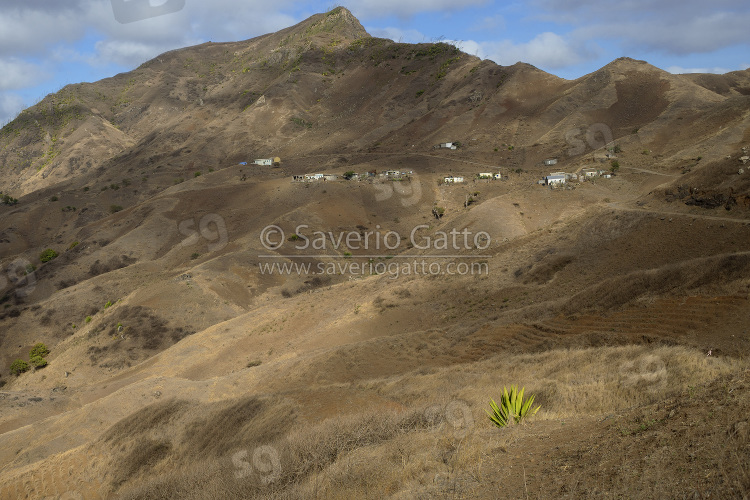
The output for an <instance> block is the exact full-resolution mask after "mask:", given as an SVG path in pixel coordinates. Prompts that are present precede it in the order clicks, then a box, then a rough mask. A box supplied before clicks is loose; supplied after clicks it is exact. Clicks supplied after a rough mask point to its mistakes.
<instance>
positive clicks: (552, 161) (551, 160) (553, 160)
mask: <svg viewBox="0 0 750 500" xmlns="http://www.w3.org/2000/svg"><path fill="white" fill-rule="evenodd" d="M544 164H545V165H557V158H548V159H546V160H544Z"/></svg>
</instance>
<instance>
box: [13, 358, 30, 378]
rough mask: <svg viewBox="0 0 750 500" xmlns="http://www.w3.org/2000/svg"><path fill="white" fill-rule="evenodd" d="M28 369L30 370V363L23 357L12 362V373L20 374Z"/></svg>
mask: <svg viewBox="0 0 750 500" xmlns="http://www.w3.org/2000/svg"><path fill="white" fill-rule="evenodd" d="M27 371H29V364H28V363H27V362H26V361H24V360H22V359H17V360H15V361H14V362H13V363H11V364H10V373H11V374H12V375H16V376H18V375H20V374H22V373H24V372H27Z"/></svg>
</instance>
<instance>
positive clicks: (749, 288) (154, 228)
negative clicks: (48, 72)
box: [0, 8, 750, 499]
mask: <svg viewBox="0 0 750 500" xmlns="http://www.w3.org/2000/svg"><path fill="white" fill-rule="evenodd" d="M449 141H453V142H458V143H459V144H460V147H458V149H456V150H450V149H436V148H435V147H434V146H436V145H437V144H439V143H444V142H449ZM749 146H750V70H747V71H744V72H735V73H730V74H727V75H672V74H669V73H667V72H664V71H662V70H659V69H658V68H655V67H653V66H651V65H649V64H647V63H645V62H643V61H636V60H632V59H627V58H622V59H618V60H616V61H613V62H612V63H610V64H608V65H607V66H605V67H603V68H602V69H600V70H598V71H596V72H594V73H592V74H589V75H586V76H584V77H581V78H579V79H577V80H574V81H567V80H563V79H560V78H557V77H555V76H553V75H549V74H547V73H545V72H543V71H540V70H538V69H536V68H534V67H532V66H529V65H527V64H522V63H519V64H516V65H514V66H510V67H502V66H498V65H496V64H494V63H492V62H491V61H481V60H479V59H477V58H476V57H472V56H470V55H467V54H465V53H462V52H460V51H459V50H458V49H456V48H455V47H453V46H452V45H448V44H444V43H435V44H417V45H411V44H400V43H394V42H392V41H389V40H384V39H378V38H373V37H370V36H369V35H368V34H367V33H366V32H365V30H364V29H363V28H362V26H361V25H360V23H359V22H358V21H357V20H356V19H355V18H354V17H353V16H352V15H351V13H350V12H349V11H348V10H346V9H344V8H336V9H334V10H332V11H331V12H328V13H325V14H319V15H316V16H313V17H311V18H310V19H308V20H306V21H303V22H302V23H300V24H298V25H296V26H292V27H290V28H287V29H285V30H282V31H280V32H278V33H273V34H268V35H264V36H261V37H257V38H254V39H251V40H247V41H243V42H234V43H221V44H217V43H208V44H204V45H200V46H197V47H190V48H186V49H181V50H176V51H172V52H169V53H166V54H162V55H161V56H159V57H157V58H155V59H153V60H151V61H149V62H147V63H145V64H143V65H142V66H141V67H139V68H137V69H135V70H133V71H131V72H129V73H126V74H121V75H117V76H115V77H113V78H109V79H106V80H102V81H100V82H95V83H91V84H77V85H70V86H68V87H66V88H64V89H63V90H61V91H60V92H58V93H57V94H55V95H50V96H48V97H47V98H45V99H44V100H43V101H42V102H40V103H39V104H37V105H36V106H34V107H32V108H29V109H28V110H26V111H24V112H23V113H22V114H21V115H20V116H19V117H18V118H17V119H16V120H14V121H13V122H11V123H10V124H8V125H7V126H6V127H4V128H3V129H2V130H0V168H1V169H2V175H0V191H2V193H3V194H5V195H8V196H10V197H12V198H17V199H18V200H17V203H14V202H13V200H7V201H8V204H0V370H1V372H0V387H2V389H0V391H1V392H0V404H1V405H2V406H0V450H1V451H0V498H2V499H4V498H43V497H46V496H51V497H59V496H64V495H68V496H70V495H73V496H74V497H76V498H77V497H78V496H81V497H83V498H99V497H102V498H107V497H113V496H115V495H120V497H121V498H165V497H167V498H169V497H180V498H207V497H212V498H254V497H261V498H262V497H266V498H311V497H320V498H352V497H353V496H354V497H361V498H365V497H367V496H368V495H369V496H371V497H377V498H382V497H394V498H434V497H442V496H445V497H448V496H451V497H463V498H472V497H477V496H481V497H486V496H493V495H495V496H498V497H500V498H505V497H518V496H526V497H529V496H531V497H533V496H538V497H539V498H549V497H551V496H561V497H562V496H565V495H567V496H569V497H571V498H577V497H580V496H604V494H605V493H604V492H605V491H612V492H614V493H616V494H619V495H620V496H623V497H629V498H653V497H674V498H683V497H685V496H686V495H689V496H690V497H691V498H694V497H696V496H695V495H699V496H698V498H700V497H701V495H704V496H706V497H707V495H709V494H711V495H713V496H711V498H715V497H717V496H718V497H719V498H723V497H724V496H726V497H727V498H729V497H736V496H737V495H740V496H741V495H743V494H744V495H747V494H748V492H749V491H750V483H749V482H748V480H747V478H748V469H747V463H749V462H750V457H747V426H748V425H749V424H748V420H747V413H746V412H747V408H746V407H747V404H746V401H747V398H746V396H747V368H748V367H747V361H746V360H747V356H748V353H750V337H749V336H748V327H750V325H749V324H748V323H750V315H748V314H747V313H748V310H749V304H750V303H749V302H748V301H749V300H750V181H749V180H748V179H750V172H748V171H747V170H746V169H747V168H748V167H750V165H748V166H747V167H746V166H745V165H744V163H743V162H742V160H741V157H743V156H746V155H747V154H748V153H747V151H748V147H749ZM276 156H278V157H280V158H281V164H280V165H279V166H256V165H252V164H250V165H241V164H240V163H241V162H242V163H244V162H252V160H253V159H256V158H273V157H276ZM548 158H556V159H557V160H558V162H557V164H556V165H554V166H552V165H550V166H546V165H544V164H543V160H545V159H548ZM590 168H594V169H595V170H601V171H602V172H611V173H613V174H614V175H613V176H611V177H607V178H605V177H604V176H598V175H597V176H595V177H594V178H593V179H588V180H586V181H585V182H584V181H583V180H582V178H583V177H584V175H585V174H584V173H583V172H584V171H585V170H584V169H590ZM393 170H399V171H400V172H402V173H403V174H399V175H397V176H395V177H396V179H393V178H387V177H383V176H380V175H379V174H381V173H383V172H385V171H393ZM552 170H554V171H563V172H567V173H568V174H572V173H576V178H575V179H574V178H572V177H571V176H569V179H568V182H567V184H566V185H565V186H566V187H565V188H560V189H551V188H550V187H548V186H543V185H540V184H538V182H537V181H538V180H539V179H541V178H542V176H545V175H548V174H550V173H551V171H552ZM372 171H375V172H377V173H378V174H376V175H374V176H368V175H367V173H368V172H372ZM347 172H349V173H351V172H355V173H358V174H362V175H361V176H360V177H357V178H353V179H351V180H345V177H344V174H345V173H347ZM406 172H408V173H406ZM311 173H328V174H336V175H337V176H338V177H337V178H336V179H335V180H329V181H310V182H292V179H293V176H302V175H304V174H311ZM479 173H492V174H499V175H500V179H497V180H495V179H492V180H489V179H481V178H479V177H478V174H479ZM448 176H463V177H464V178H465V180H466V181H467V182H464V183H455V184H453V183H450V182H448V183H446V182H445V178H446V177H448ZM347 177H348V176H347ZM269 226H278V227H279V228H281V229H282V230H283V231H284V232H285V234H284V236H283V238H280V240H279V241H280V243H281V244H282V247H281V248H266V247H265V246H264V245H263V241H262V239H261V236H262V235H263V234H264V230H265V229H266V228H268V227H269ZM415 228H416V229H415ZM314 231H320V232H322V233H327V234H328V236H326V238H328V239H327V240H326V244H325V246H324V248H323V247H321V248H316V249H310V248H307V249H305V248H300V247H301V244H302V242H304V241H307V240H305V238H309V239H312V236H313V232H314ZM389 231H392V232H393V233H392V235H398V236H399V237H400V241H399V244H398V245H395V246H393V247H390V248H386V247H385V246H380V247H378V248H366V249H363V248H356V247H355V245H353V244H351V241H348V240H346V239H339V240H338V241H339V243H340V242H342V241H343V242H344V243H340V244H336V239H337V237H338V238H340V235H342V234H344V235H350V236H352V235H353V236H354V239H356V236H357V235H359V236H363V235H366V234H371V235H372V234H374V235H376V236H377V235H380V236H382V235H384V234H386V233H388V232H389ZM451 231H454V232H456V233H460V232H462V231H468V232H470V233H471V234H472V235H476V234H478V233H482V237H481V238H479V239H472V240H471V243H470V244H468V245H463V246H460V247H459V248H455V249H444V248H443V249H438V248H435V247H432V248H424V247H423V244H424V242H425V241H427V240H426V238H428V237H429V238H431V239H432V240H431V241H435V240H436V239H438V238H439V237H440V235H441V234H448V233H451ZM297 233H300V234H297ZM413 235H417V236H416V237H417V241H413V240H412V238H413V237H414V236H413ZM46 249H52V250H54V251H55V252H56V253H57V254H58V255H57V257H56V258H53V259H51V260H49V261H47V262H42V260H41V258H40V257H41V255H42V252H43V251H45V250H46ZM313 250H315V251H313ZM441 255H443V256H444V255H449V257H441ZM45 260H46V259H45ZM270 263H275V264H283V265H287V266H289V265H292V266H294V265H302V266H304V265H310V266H313V267H312V268H311V269H312V271H302V272H297V271H295V270H294V268H293V267H292V268H289V269H291V271H290V272H288V273H285V272H281V271H279V269H278V268H277V269H276V272H266V271H264V269H267V267H266V268H264V267H263V266H265V265H267V264H270ZM411 263H415V265H416V264H419V263H424V264H425V266H426V268H428V269H431V267H430V266H435V267H436V268H437V269H438V270H439V272H432V273H430V272H414V271H413V270H412V268H411V267H410V264H411ZM350 264H357V265H359V266H361V271H358V272H351V269H346V270H344V269H343V268H342V266H347V265H350ZM318 266H322V267H318ZM451 266H453V267H451ZM459 266H465V267H463V268H461V267H459ZM322 268H325V269H327V272H318V273H316V269H322ZM424 268H425V267H422V269H424ZM448 269H453V270H454V271H455V270H456V269H464V270H467V271H478V272H466V273H455V272H454V273H451V272H449V271H448ZM394 271H397V273H395V272H394ZM36 342H44V343H45V344H46V345H47V346H49V348H50V351H51V352H50V354H49V356H48V358H47V360H48V362H49V364H48V366H47V367H45V368H42V369H38V370H29V371H27V372H25V373H22V374H20V375H19V376H15V375H10V373H9V367H10V365H11V363H12V362H13V361H14V360H16V359H27V358H28V353H29V350H30V348H31V347H32V346H33V345H34V344H35V343H36ZM709 352H710V353H711V354H710V356H709V355H707V353H709ZM515 383H518V384H521V385H525V386H526V387H527V391H528V392H529V393H531V392H533V393H535V394H537V398H538V399H537V402H538V403H540V404H541V405H542V410H540V412H539V413H538V414H537V415H536V416H535V417H534V419H532V420H531V421H530V422H529V424H528V425H524V426H518V427H515V428H513V429H504V430H500V429H497V428H493V427H492V426H491V425H490V424H489V421H488V420H487V418H486V416H485V414H484V411H483V410H484V408H486V407H487V402H488V401H489V398H490V397H492V398H495V399H497V398H498V397H499V395H500V391H501V389H502V386H503V385H510V384H515ZM704 401H709V404H708V405H706V404H702V402H704ZM712 405H716V410H715V411H716V412H718V414H719V416H718V417H717V416H716V415H715V414H713V413H711V412H712V411H713V410H711V409H710V408H713V406H712ZM584 435H589V436H594V437H591V438H587V439H584V440H582V441H581V440H579V439H578V437H579V436H584ZM634 443H635V445H637V446H638V447H639V448H642V449H644V450H645V451H644V453H647V455H643V456H637V454H634V453H633V452H632V445H633V444H634ZM655 443H658V447H657V444H655ZM672 449H674V450H680V451H679V454H675V453H671V452H670V451H669V450H672ZM237 453H240V455H237ZM243 453H247V455H243ZM256 453H257V454H256ZM243 457H244V458H243ZM246 463H248V464H250V465H249V466H248V467H250V469H249V470H250V471H251V472H252V474H249V475H243V474H239V475H237V472H238V471H239V472H246V471H247V470H248V469H246V467H245V464H246ZM510 465H513V467H510ZM519 468H520V470H519ZM716 470H718V471H719V472H715V471H716ZM253 471H254V472H253ZM602 471H604V472H602ZM712 471H713V472H712ZM644 474H645V475H644ZM548 477H554V480H552V481H548V480H546V479H545V478H548ZM642 477H643V478H645V477H647V478H649V481H645V479H642ZM652 479H653V481H652ZM645 483H648V484H645ZM76 495H78V496H76Z"/></svg>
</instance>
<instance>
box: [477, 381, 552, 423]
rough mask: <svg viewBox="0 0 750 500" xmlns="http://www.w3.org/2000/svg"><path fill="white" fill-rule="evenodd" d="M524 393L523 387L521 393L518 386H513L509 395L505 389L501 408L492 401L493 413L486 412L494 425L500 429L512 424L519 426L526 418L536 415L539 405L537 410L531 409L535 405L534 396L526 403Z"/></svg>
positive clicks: (504, 388) (505, 388)
mask: <svg viewBox="0 0 750 500" xmlns="http://www.w3.org/2000/svg"><path fill="white" fill-rule="evenodd" d="M523 391H524V388H523V387H522V388H521V391H520V392H519V391H518V386H515V385H513V386H511V387H510V393H508V388H507V387H503V396H502V398H501V399H500V405H499V406H498V404H497V403H495V401H493V400H492V399H490V406H491V407H492V413H490V412H489V411H487V410H484V411H485V412H486V413H487V416H489V417H490V420H492V423H494V424H495V425H496V426H498V427H505V426H507V425H508V424H511V423H516V424H517V423H520V422H521V421H522V420H523V419H525V418H526V417H528V416H531V415H534V414H536V412H537V411H539V408H540V406H539V405H537V407H536V408H532V407H531V405H532V404H534V395H533V394H532V395H531V396H530V397H529V399H527V400H526V402H524V400H523Z"/></svg>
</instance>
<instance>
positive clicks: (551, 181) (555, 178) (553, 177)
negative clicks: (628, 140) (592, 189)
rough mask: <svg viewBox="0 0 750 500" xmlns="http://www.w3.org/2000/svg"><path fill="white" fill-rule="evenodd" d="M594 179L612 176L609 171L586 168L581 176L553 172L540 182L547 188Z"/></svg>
mask: <svg viewBox="0 0 750 500" xmlns="http://www.w3.org/2000/svg"><path fill="white" fill-rule="evenodd" d="M594 177H603V178H605V179H609V178H611V177H612V174H611V173H610V172H609V171H607V170H597V169H595V168H584V169H583V170H581V172H580V173H579V174H569V173H567V172H552V173H551V174H549V175H547V176H545V177H544V178H543V179H542V180H540V181H539V184H544V185H546V186H553V187H556V186H557V187H559V186H562V185H563V184H565V183H566V182H568V181H586V180H590V179H593V178H594Z"/></svg>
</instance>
